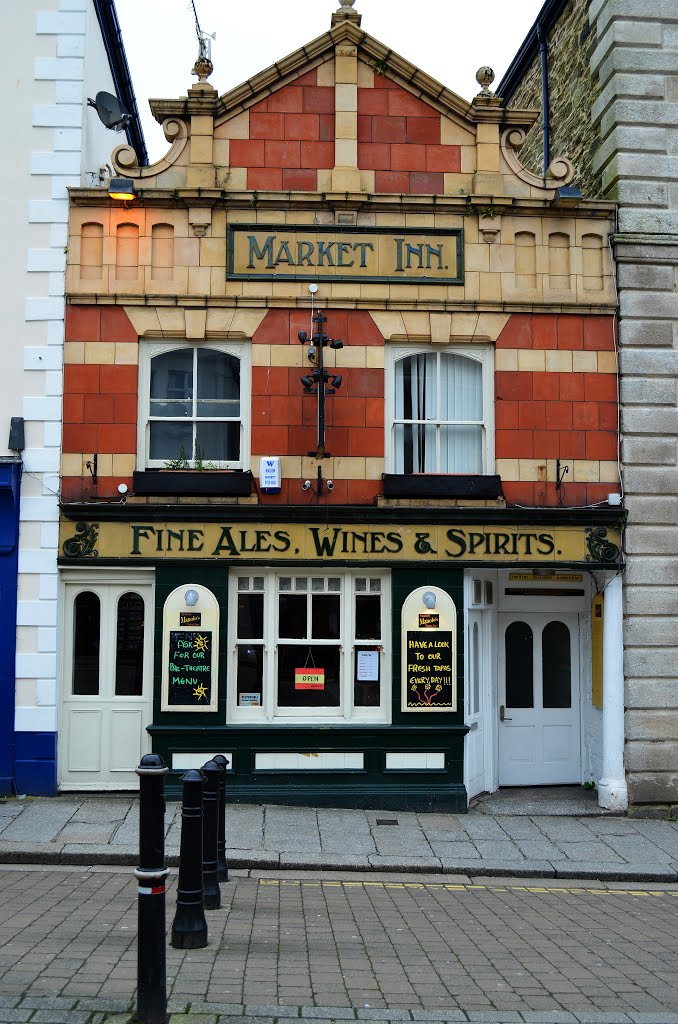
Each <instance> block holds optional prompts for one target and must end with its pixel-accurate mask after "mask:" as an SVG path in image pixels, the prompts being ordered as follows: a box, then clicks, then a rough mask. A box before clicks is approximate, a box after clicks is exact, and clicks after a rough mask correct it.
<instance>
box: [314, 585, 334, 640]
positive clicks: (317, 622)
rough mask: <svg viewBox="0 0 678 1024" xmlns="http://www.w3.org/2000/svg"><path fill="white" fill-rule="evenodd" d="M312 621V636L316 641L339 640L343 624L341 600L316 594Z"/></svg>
mask: <svg viewBox="0 0 678 1024" xmlns="http://www.w3.org/2000/svg"><path fill="white" fill-rule="evenodd" d="M311 620H312V626H311V629H312V632H311V636H312V637H313V638H314V640H339V638H340V622H341V616H340V601H339V598H338V597H333V596H330V595H329V594H314V595H313V603H312V609H311Z"/></svg>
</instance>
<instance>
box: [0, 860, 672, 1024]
mask: <svg viewBox="0 0 678 1024" xmlns="http://www.w3.org/2000/svg"><path fill="white" fill-rule="evenodd" d="M136 885H137V883H136V881H135V880H134V878H133V876H132V873H131V871H130V869H129V868H117V869H110V868H106V867H87V868H83V867H78V866H74V865H70V866H66V865H62V866H58V867H49V866H42V867H40V866H23V867H19V866H10V865H4V866H0V886H1V888H2V893H3V900H2V903H1V904H0V1024H12V1022H15V1021H16V1022H29V1024H114V1022H119V1024H132V1018H133V1009H134V1004H135V982H136V924H137V902H138V899H137V894H136ZM174 885H175V878H174V876H171V879H170V889H169V892H168V899H167V923H168V925H169V923H170V922H171V920H172V916H173V910H174V897H175V892H174V888H173V887H174ZM677 908H678V886H677V885H675V884H673V885H671V884H666V883H664V884H658V885H655V886H652V887H650V886H644V885H640V886H639V885H638V884H636V885H634V886H633V887H632V888H631V887H629V886H627V885H623V884H620V883H613V882H611V883H595V884H590V883H588V884H586V883H584V884H577V885H573V884H571V883H567V882H565V881H558V880H555V881H554V880H548V879H542V880H538V881H532V882H529V881H528V882H526V881H525V880H523V879H520V878H506V879H503V880H501V881H500V882H495V881H492V880H488V879H487V878H485V879H484V880H482V879H480V878H477V879H471V878H469V877H464V876H450V875H445V874H438V875H430V876H429V875H423V874H421V873H419V874H417V873H415V874H404V873H403V872H396V873H394V874H392V875H386V874H383V873H365V872H336V873H329V872H327V871H316V872H310V873H308V874H300V873H299V872H281V871H279V870H278V871H268V872H256V871H245V870H242V871H234V872H232V876H231V879H230V881H229V882H228V883H223V884H222V908H221V910H219V911H210V912H208V913H207V921H208V928H209V945H208V947H207V948H205V949H201V950H174V949H171V948H169V947H168V948H167V980H168V996H169V1010H170V1020H171V1024H290V1021H292V1020H295V1021H297V1022H298V1024H302V1022H303V1024H321V1022H322V1024H328V1022H329V1021H336V1022H338V1024H342V1022H343V1024H346V1022H349V1021H352V1022H368V1021H383V1022H392V1024H403V1022H408V1024H414V1022H420V1024H421V1022H427V1021H430V1022H438V1024H444V1022H447V1021H449V1022H450V1024H485V1022H486V1024H678V1010H677V1007H678V968H677V967H676V963H677V962H678V915H677V914H676V909H677Z"/></svg>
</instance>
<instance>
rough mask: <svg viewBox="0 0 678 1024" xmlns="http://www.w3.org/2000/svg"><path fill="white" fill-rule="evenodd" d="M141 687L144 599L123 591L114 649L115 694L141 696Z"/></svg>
mask: <svg viewBox="0 0 678 1024" xmlns="http://www.w3.org/2000/svg"><path fill="white" fill-rule="evenodd" d="M143 689H144V600H143V598H142V597H140V596H139V594H133V593H129V594H123V595H122V597H121V598H120V600H119V601H118V623H117V632H116V650H115V693H116V696H118V697H141V696H142V694H143Z"/></svg>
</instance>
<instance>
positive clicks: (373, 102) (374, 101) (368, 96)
mask: <svg viewBox="0 0 678 1024" xmlns="http://www.w3.org/2000/svg"><path fill="white" fill-rule="evenodd" d="M363 114H365V115H370V114H380V115H386V114H388V92H387V91H386V89H358V117H360V116H361V115H363ZM438 123H439V124H440V118H439V119H438Z"/></svg>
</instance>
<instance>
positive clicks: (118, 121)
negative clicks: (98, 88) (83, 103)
mask: <svg viewBox="0 0 678 1024" xmlns="http://www.w3.org/2000/svg"><path fill="white" fill-rule="evenodd" d="M87 106H88V107H94V109H95V110H96V112H97V114H98V115H99V120H100V121H101V123H102V124H103V125H104V126H105V127H106V128H111V129H112V130H113V131H116V132H121V131H124V129H125V128H126V127H127V125H128V124H129V123H130V121H131V120H132V115H131V114H128V113H127V111H126V110H125V108H124V107H123V105H122V103H121V102H120V100H119V99H118V97H117V96H113V95H112V94H111V93H110V92H98V93H97V95H96V99H94V100H92V99H88V100H87Z"/></svg>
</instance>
